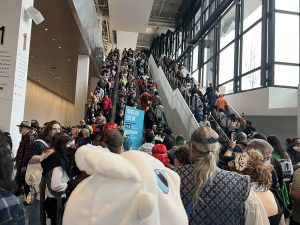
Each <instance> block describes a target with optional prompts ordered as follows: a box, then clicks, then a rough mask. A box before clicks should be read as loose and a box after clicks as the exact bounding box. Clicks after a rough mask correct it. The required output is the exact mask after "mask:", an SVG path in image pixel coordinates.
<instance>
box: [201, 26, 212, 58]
mask: <svg viewBox="0 0 300 225" xmlns="http://www.w3.org/2000/svg"><path fill="white" fill-rule="evenodd" d="M203 48H204V50H203V52H204V57H203V62H206V61H207V60H209V59H210V58H211V57H212V56H213V52H214V30H213V29H212V30H211V31H210V32H209V33H208V34H207V35H206V36H205V38H204V43H203Z"/></svg>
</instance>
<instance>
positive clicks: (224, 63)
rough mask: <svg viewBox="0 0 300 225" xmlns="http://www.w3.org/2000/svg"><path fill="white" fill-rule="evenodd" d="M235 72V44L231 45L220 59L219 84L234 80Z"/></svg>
mask: <svg viewBox="0 0 300 225" xmlns="http://www.w3.org/2000/svg"><path fill="white" fill-rule="evenodd" d="M233 70H234V44H231V45H229V46H228V47H227V48H225V49H224V50H223V51H222V52H221V53H220V58H219V84H222V83H224V82H226V81H228V80H231V79H233Z"/></svg>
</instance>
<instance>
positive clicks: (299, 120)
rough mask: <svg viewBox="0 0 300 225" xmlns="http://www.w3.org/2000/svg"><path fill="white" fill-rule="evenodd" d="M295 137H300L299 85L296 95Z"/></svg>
mask: <svg viewBox="0 0 300 225" xmlns="http://www.w3.org/2000/svg"><path fill="white" fill-rule="evenodd" d="M297 97H298V99H297V103H298V105H297V137H300V84H299V85H298V95H297Z"/></svg>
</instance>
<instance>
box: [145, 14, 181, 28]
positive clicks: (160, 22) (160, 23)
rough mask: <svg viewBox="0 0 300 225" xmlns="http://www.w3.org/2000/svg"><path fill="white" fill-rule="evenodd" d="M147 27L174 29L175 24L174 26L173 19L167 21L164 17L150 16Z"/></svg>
mask: <svg viewBox="0 0 300 225" xmlns="http://www.w3.org/2000/svg"><path fill="white" fill-rule="evenodd" d="M148 25H149V26H153V27H167V28H175V25H176V24H175V18H174V19H168V18H165V17H158V16H151V17H150V19H149V23H148Z"/></svg>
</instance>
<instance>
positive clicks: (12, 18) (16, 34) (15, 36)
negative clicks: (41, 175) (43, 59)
mask: <svg viewBox="0 0 300 225" xmlns="http://www.w3.org/2000/svg"><path fill="white" fill-rule="evenodd" d="M32 5H33V0H1V7H0V108H1V117H0V129H1V130H3V131H9V132H10V133H11V137H12V140H13V152H14V153H15V152H16V150H17V148H18V145H19V142H20V139H21V135H20V134H19V129H18V127H17V126H16V125H17V124H20V122H21V121H22V120H23V117H24V106H25V94H26V82H27V72H28V58H29V48H30V38H31V24H32V19H31V18H30V17H29V16H28V15H27V13H26V12H25V10H26V9H27V8H28V7H30V6H32Z"/></svg>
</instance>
